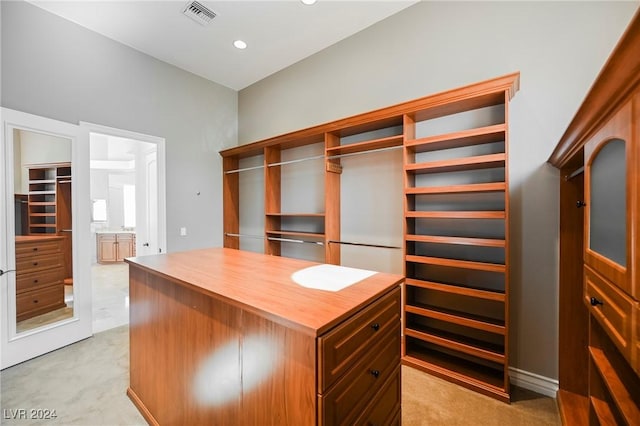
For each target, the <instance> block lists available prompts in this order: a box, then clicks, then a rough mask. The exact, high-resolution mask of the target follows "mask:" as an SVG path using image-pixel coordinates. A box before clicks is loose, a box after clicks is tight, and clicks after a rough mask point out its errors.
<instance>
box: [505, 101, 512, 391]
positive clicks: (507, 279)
mask: <svg viewBox="0 0 640 426" xmlns="http://www.w3.org/2000/svg"><path fill="white" fill-rule="evenodd" d="M512 97H513V94H512V93H509V92H508V91H505V92H504V124H505V126H504V153H505V158H506V161H505V162H504V184H505V193H504V268H505V273H504V294H505V295H506V297H505V298H504V391H505V392H506V393H507V394H510V393H511V391H510V383H509V365H510V361H511V360H510V357H509V353H510V352H511V351H510V350H509V349H510V348H509V333H510V329H511V327H510V326H509V324H511V320H510V315H509V295H510V294H511V289H510V285H509V282H510V281H511V278H510V275H511V262H510V257H511V256H510V253H509V252H510V246H511V244H510V243H509V241H510V240H511V237H510V236H509V228H510V227H511V221H510V220H509V218H510V217H511V216H510V211H509V199H510V198H511V197H510V196H509V195H510V194H509V188H510V186H509V101H510V100H511V98H512Z"/></svg>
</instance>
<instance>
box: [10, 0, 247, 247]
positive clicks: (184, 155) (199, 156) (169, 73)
mask: <svg viewBox="0 0 640 426" xmlns="http://www.w3.org/2000/svg"><path fill="white" fill-rule="evenodd" d="M1 8H2V13H1V17H2V50H1V53H2V62H1V65H2V71H1V78H2V80H1V87H2V92H1V102H2V106H3V107H6V108H11V109H15V110H19V111H24V112H28V113H32V114H36V115H40V116H44V117H49V118H54V119H57V120H61V121H66V122H70V123H74V124H76V123H78V122H79V121H87V122H91V123H96V124H102V125H105V126H110V127H116V128H120V129H125V130H130V131H135V132H140V133H145V134H149V135H154V136H160V137H164V138H165V139H166V159H167V161H166V182H167V242H168V250H170V251H178V250H184V249H190V248H199V247H206V246H212V245H220V244H221V242H222V234H221V232H222V231H221V228H222V192H221V190H222V185H221V178H220V176H221V174H222V171H221V164H222V163H221V159H220V156H219V155H218V151H219V150H220V149H222V148H225V147H229V146H233V145H235V144H236V142H237V92H236V91H234V90H231V89H229V88H226V87H224V86H221V85H218V84H216V83H212V82H210V81H208V80H205V79H203V78H200V77H197V76H195V75H193V74H190V73H187V72H185V71H183V70H180V69H178V68H176V67H174V66H172V65H168V64H166V63H164V62H161V61H158V60H156V59H153V58H151V57H149V56H147V55H144V54H142V53H140V52H138V51H136V50H133V49H131V48H129V47H126V46H124V45H122V44H120V43H117V42H114V41H112V40H109V39H107V38H105V37H103V36H101V35H99V34H97V33H94V32H91V31H89V30H87V29H85V28H83V27H80V26H78V25H76V24H74V23H72V22H70V21H66V20H64V19H62V18H60V17H58V16H55V15H52V14H50V13H48V12H46V11H43V10H42V9H39V8H37V7H35V6H33V5H31V4H28V3H24V2H13V1H11V2H5V1H3V2H1ZM197 192H200V195H199V196H198V195H196V193H197ZM87 226H89V225H88V224H87ZM182 226H184V227H186V228H187V230H188V235H187V236H186V237H180V236H179V228H180V227H182ZM87 231H88V229H87Z"/></svg>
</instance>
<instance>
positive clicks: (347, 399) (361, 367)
mask: <svg viewBox="0 0 640 426" xmlns="http://www.w3.org/2000/svg"><path fill="white" fill-rule="evenodd" d="M399 362H400V327H399V323H398V325H397V326H396V327H392V329H391V330H388V332H387V333H386V335H385V336H384V337H383V339H381V341H380V342H378V343H377V344H375V345H372V346H371V347H370V350H369V351H367V353H366V354H365V355H364V357H363V358H361V359H360V360H359V362H358V363H357V364H356V365H354V366H353V367H352V368H351V369H350V370H349V371H348V372H347V374H345V375H344V377H342V378H341V379H340V380H339V381H338V382H337V383H336V384H335V386H333V387H332V388H331V389H330V390H329V391H328V392H327V393H326V394H324V395H320V396H319V400H320V401H319V402H320V403H319V407H320V412H321V417H322V421H321V424H325V425H353V424H354V422H355V420H356V419H357V418H358V417H359V416H360V415H361V414H362V413H363V411H364V410H365V408H366V407H367V405H368V404H369V401H371V399H375V396H376V395H377V394H378V393H379V392H381V390H382V386H383V384H384V383H385V382H386V381H387V379H389V377H391V375H392V374H394V373H397V371H398V369H397V367H398V365H399ZM389 414H390V415H391V413H389ZM383 415H384V414H383V413H379V414H378V416H383Z"/></svg>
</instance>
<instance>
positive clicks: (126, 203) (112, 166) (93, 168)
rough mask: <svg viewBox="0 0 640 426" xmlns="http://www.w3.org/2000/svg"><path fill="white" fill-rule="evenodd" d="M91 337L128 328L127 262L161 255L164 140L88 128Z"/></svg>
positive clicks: (92, 127)
mask: <svg viewBox="0 0 640 426" xmlns="http://www.w3.org/2000/svg"><path fill="white" fill-rule="evenodd" d="M84 125H85V126H87V127H89V153H90V154H89V156H90V197H91V206H92V207H91V224H90V235H91V240H92V241H93V242H94V243H93V245H92V247H93V248H92V253H91V259H92V261H91V283H92V294H93V332H94V333H97V332H100V331H104V330H108V329H111V328H114V327H118V326H121V325H125V324H128V322H129V275H128V265H127V264H126V263H125V262H124V259H125V258H127V257H134V256H144V255H150V254H156V253H163V252H164V251H165V250H164V247H165V238H166V237H165V232H164V229H165V228H164V215H165V209H164V206H165V204H164V161H163V159H164V139H162V138H157V137H152V136H147V135H141V134H138V133H133V132H129V131H125V130H121V129H114V128H106V127H104V126H97V125H88V124H84Z"/></svg>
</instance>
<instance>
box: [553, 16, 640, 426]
mask: <svg viewBox="0 0 640 426" xmlns="http://www.w3.org/2000/svg"><path fill="white" fill-rule="evenodd" d="M638 49H640V14H637V15H636V16H635V18H634V19H633V20H632V22H631V24H630V26H629V28H628V29H627V31H626V33H625V34H624V35H623V37H622V39H621V41H620V42H619V44H618V46H617V47H616V49H615V50H614V52H613V53H612V55H611V56H610V58H609V60H608V62H607V64H606V65H605V66H604V68H603V70H602V71H601V73H600V75H599V77H598V79H597V80H596V82H595V83H594V85H593V86H592V88H591V91H590V92H589V93H588V94H587V97H586V99H585V101H584V103H583V105H582V106H581V107H580V109H579V110H578V112H577V113H576V116H575V117H574V119H573V121H572V122H571V124H570V125H569V128H568V129H567V131H566V132H565V134H564V136H563V137H562V139H561V141H560V143H559V144H558V146H557V147H556V150H555V151H554V153H553V154H552V156H551V158H550V160H549V161H550V162H551V163H552V164H553V165H555V166H556V167H559V168H560V170H561V184H560V189H561V192H560V195H561V211H560V216H561V221H560V313H559V314H560V348H561V349H560V356H559V361H560V366H559V367H560V372H561V374H560V391H559V392H558V399H559V401H560V409H561V414H562V418H563V422H564V423H565V424H571V425H574V424H592V425H598V424H603V425H604V424H606V425H614V424H629V425H631V424H640V362H639V357H640V351H639V348H640V343H639V342H640V316H639V315H638V314H639V312H640V311H639V306H640V302H639V299H640V294H639V288H640V286H639V284H638V267H639V266H640V263H639V261H638V255H639V254H640V253H639V252H640V236H639V235H638V232H640V196H639V194H640V73H638V70H640V57H639V56H638V55H637V52H638ZM567 371H570V372H569V373H567Z"/></svg>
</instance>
